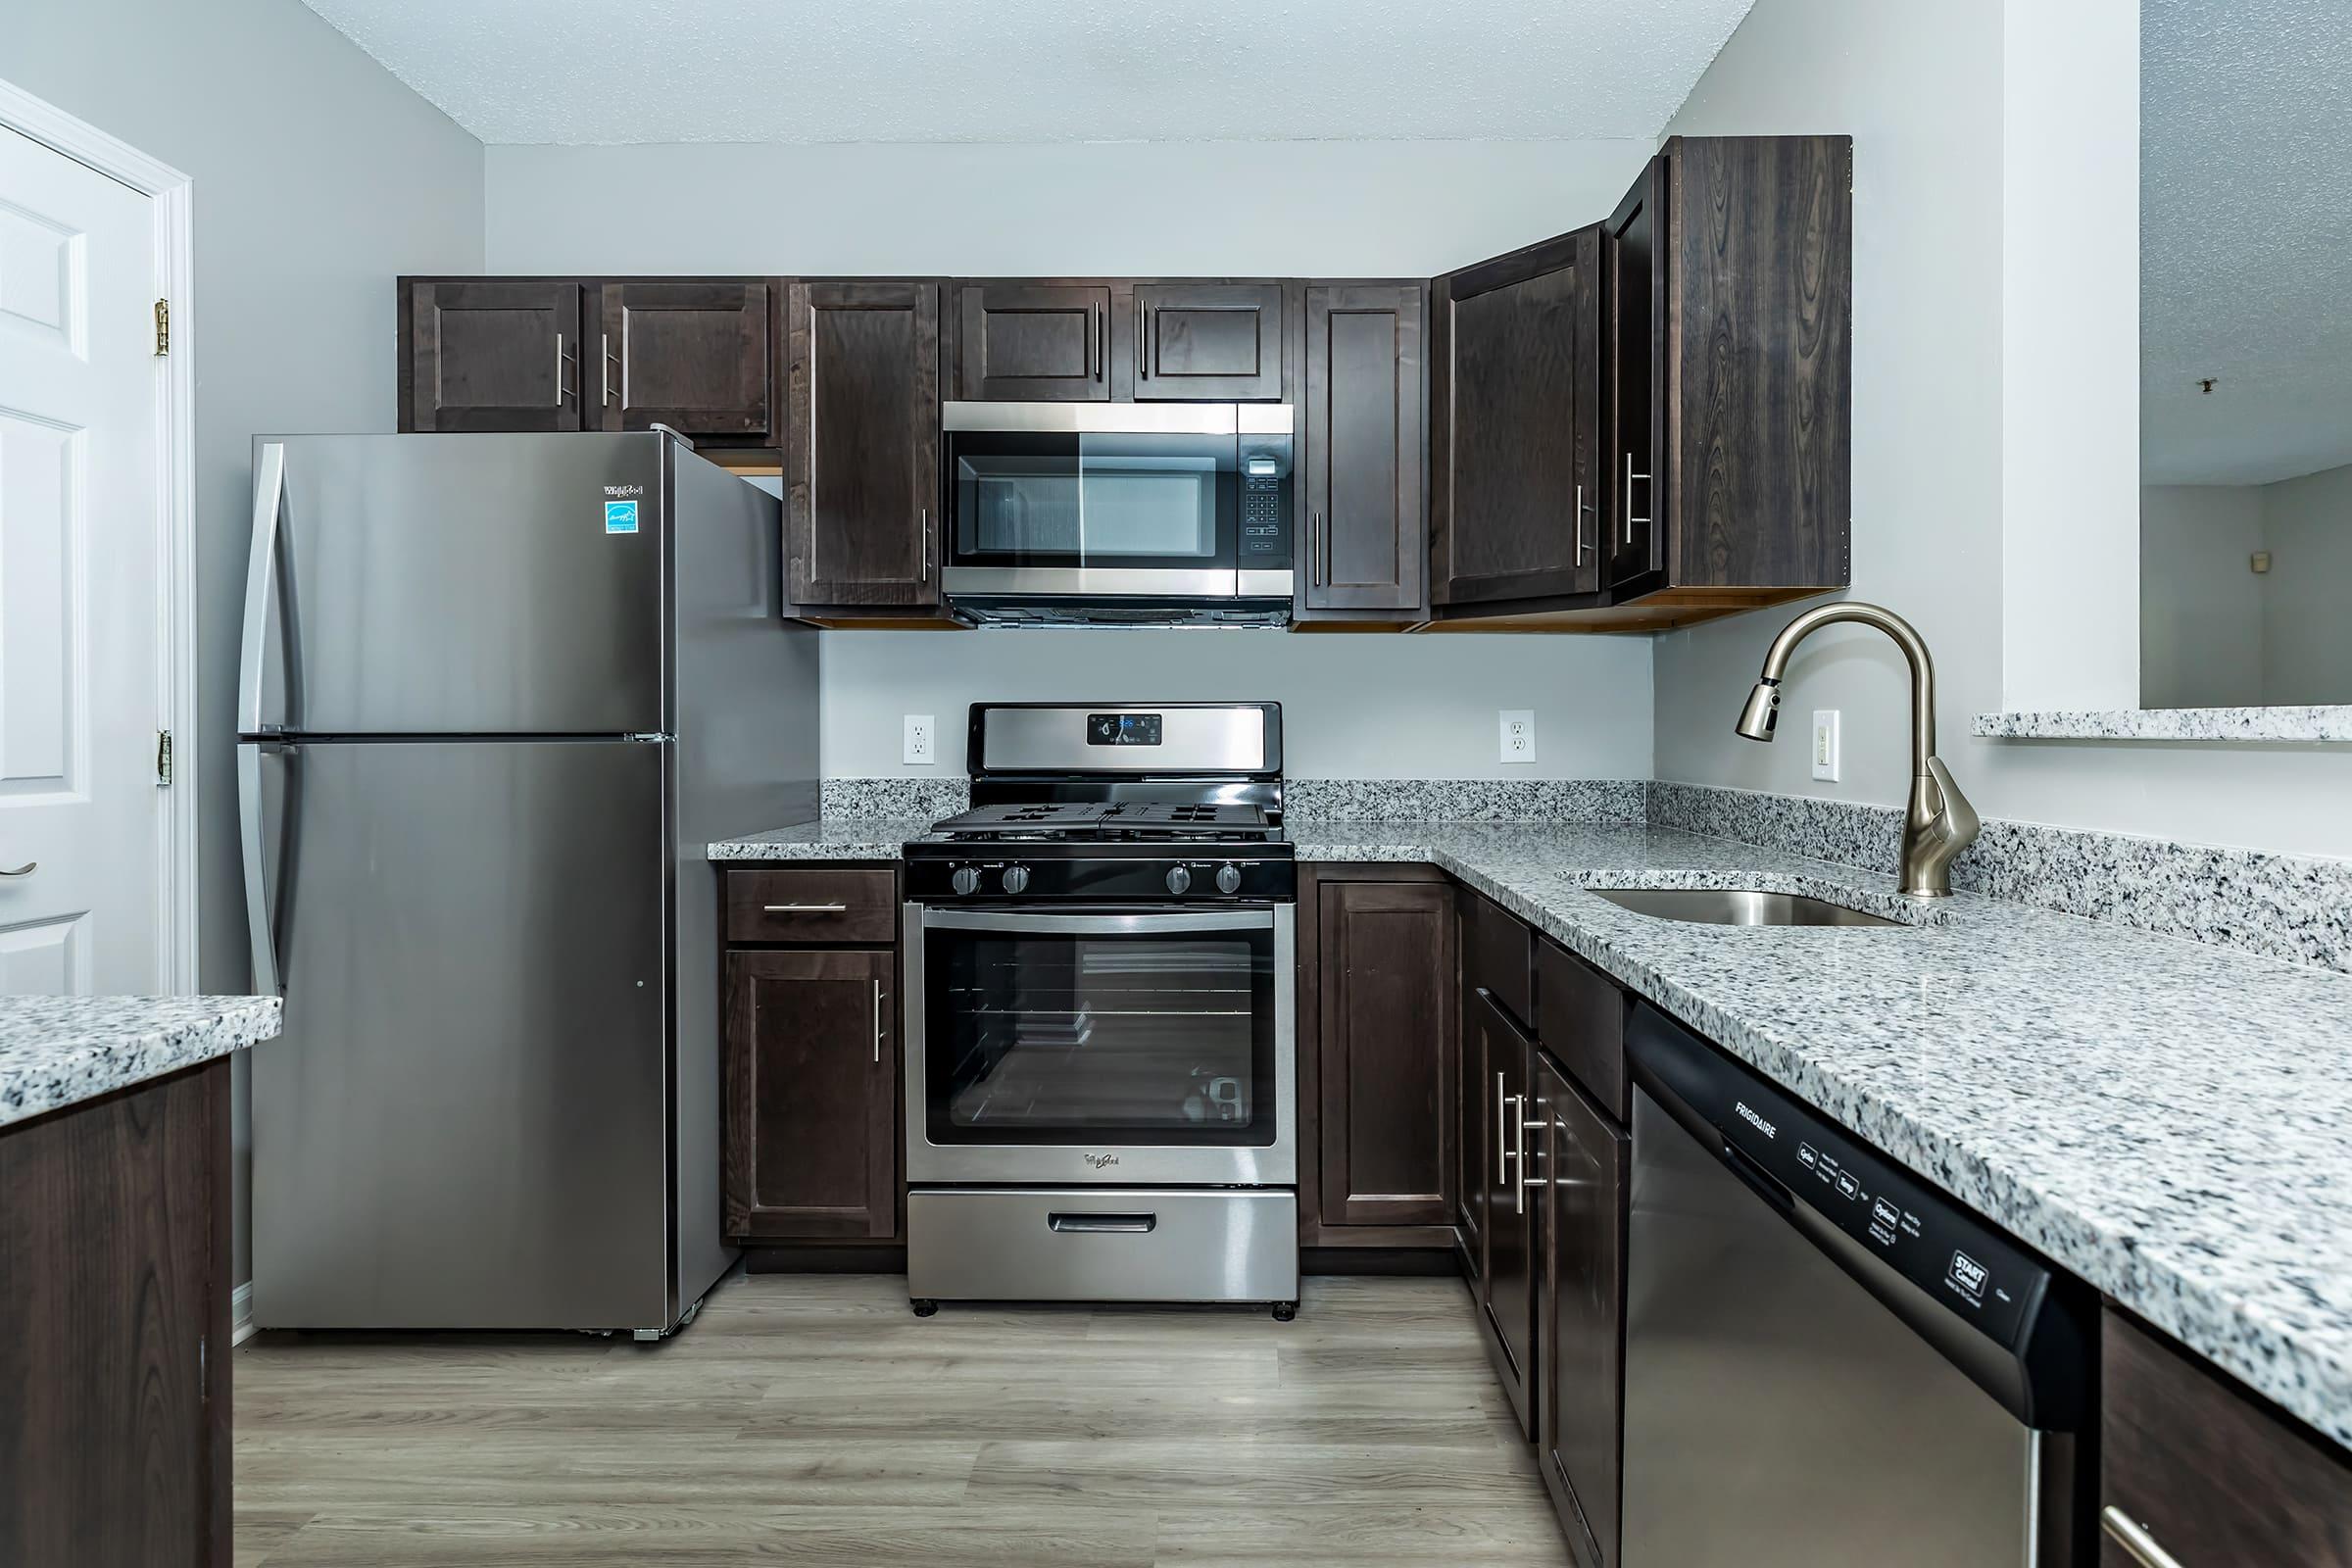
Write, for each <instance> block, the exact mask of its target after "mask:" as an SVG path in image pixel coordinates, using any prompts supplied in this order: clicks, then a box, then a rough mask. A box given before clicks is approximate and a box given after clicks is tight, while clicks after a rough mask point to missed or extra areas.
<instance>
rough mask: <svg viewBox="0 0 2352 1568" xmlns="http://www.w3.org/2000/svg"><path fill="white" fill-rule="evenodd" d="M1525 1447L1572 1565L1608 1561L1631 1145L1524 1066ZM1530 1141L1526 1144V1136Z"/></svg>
mask: <svg viewBox="0 0 2352 1568" xmlns="http://www.w3.org/2000/svg"><path fill="white" fill-rule="evenodd" d="M1535 1104H1536V1108H1535V1115H1536V1118H1537V1119H1538V1120H1539V1121H1540V1122H1542V1123H1543V1131H1542V1139H1543V1148H1544V1158H1543V1163H1542V1165H1541V1166H1540V1168H1538V1169H1537V1170H1536V1171H1534V1172H1533V1173H1532V1174H1533V1175H1534V1177H1535V1178H1536V1180H1537V1186H1536V1189H1535V1191H1536V1194H1537V1196H1538V1215H1537V1221H1536V1227H1537V1233H1538V1249H1539V1252H1540V1262H1539V1266H1538V1269H1537V1274H1536V1362H1537V1374H1536V1386H1537V1394H1536V1400H1535V1404H1536V1451H1537V1456H1538V1461H1539V1465H1540V1468H1541V1469H1542V1470H1543V1472H1544V1490H1545V1491H1547V1492H1549V1493H1550V1494H1551V1502H1552V1506H1553V1508H1555V1509H1556V1510H1558V1512H1559V1516H1560V1523H1561V1525H1562V1526H1563V1527H1564V1528H1565V1529H1566V1530H1567V1532H1568V1537H1569V1544H1570V1545H1571V1546H1572V1547H1573V1548H1574V1550H1575V1552H1576V1555H1577V1561H1578V1562H1579V1563H1580V1564H1581V1565H1582V1568H1613V1565H1614V1564H1615V1563H1616V1561H1617V1544H1618V1518H1619V1514H1618V1505H1619V1500H1620V1495H1621V1490H1622V1486H1621V1480H1622V1474H1623V1470H1622V1466H1623V1454H1624V1441H1623V1439H1624V1416H1625V1229H1626V1209H1625V1205H1626V1198H1627V1186H1626V1183H1627V1180H1628V1178H1629V1176H1630V1174H1631V1169H1632V1156H1633V1141H1632V1140H1631V1139H1630V1138H1628V1137H1627V1136H1626V1134H1625V1132H1624V1131H1623V1130H1622V1129H1620V1128H1619V1127H1618V1126H1617V1125H1616V1124H1615V1123H1614V1122H1613V1121H1611V1120H1610V1119H1609V1118H1608V1117H1606V1116H1605V1115H1603V1114H1602V1113H1601V1111H1600V1109H1599V1107H1597V1106H1596V1105H1594V1104H1593V1102H1592V1101H1590V1100H1589V1099H1587V1098H1586V1097H1585V1095H1584V1094H1583V1093H1582V1092H1581V1091H1580V1090H1578V1088H1577V1087H1576V1086H1575V1084H1573V1083H1571V1082H1570V1081H1569V1078H1568V1076H1567V1074H1566V1073H1564V1072H1563V1071H1561V1069H1560V1068H1559V1066H1558V1065H1557V1064H1555V1063H1554V1062H1553V1061H1552V1060H1551V1059H1550V1058H1549V1057H1548V1056H1545V1055H1544V1054H1541V1053H1539V1054H1538V1055H1537V1058H1536V1087H1535ZM1530 1136H1531V1137H1533V1136H1535V1135H1534V1134H1532V1133H1531V1134H1530Z"/></svg>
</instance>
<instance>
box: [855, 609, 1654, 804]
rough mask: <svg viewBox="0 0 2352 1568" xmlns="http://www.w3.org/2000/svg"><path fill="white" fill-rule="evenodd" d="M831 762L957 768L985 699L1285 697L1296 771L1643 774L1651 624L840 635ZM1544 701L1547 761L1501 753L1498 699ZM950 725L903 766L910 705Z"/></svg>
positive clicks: (1287, 758)
mask: <svg viewBox="0 0 2352 1568" xmlns="http://www.w3.org/2000/svg"><path fill="white" fill-rule="evenodd" d="M823 658H824V670H823V693H824V698H823V708H824V759H825V772H826V774H827V775H828V776H830V777H835V778H844V777H848V778H856V777H863V776H870V775H874V774H882V773H902V772H903V773H908V774H936V775H943V776H952V775H954V774H956V773H958V772H960V771H961V770H962V767H963V762H964V756H963V751H964V716H965V713H966V711H967V708H968V705H970V704H972V703H975V702H983V701H990V700H996V701H1004V700H1007V699H1010V700H1018V701H1036V702H1053V701H1069V702H1111V701H1133V700H1137V699H1162V700H1166V701H1170V702H1186V701H1208V700H1212V699H1217V698H1231V699H1238V700H1245V701H1250V702H1264V701H1269V700H1270V701H1273V702H1278V703H1281V704H1282V705H1283V749H1284V756H1283V766H1284V770H1285V771H1287V772H1289V773H1290V774H1291V775H1293V776H1294V777H1298V778H1486V777H1492V778H1647V777H1648V776H1649V759H1650V744H1649V736H1650V699H1649V643H1648V641H1647V640H1646V639H1644V638H1640V637H1538V636H1518V635H1498V636H1470V635H1455V634H1450V633H1449V634H1447V635H1445V636H1420V637H1403V636H1396V635H1387V636H1381V635H1373V634H1360V635H1348V634H1342V633H1323V632H1314V633H1307V632H1294V633H1289V634H1285V633H1282V632H1273V631H1240V630H1226V631H1095V630H1085V629H1077V630H1072V629H1066V628H1064V629H1050V630H1046V629H1041V630H1026V631H974V632H963V633H952V632H949V633H943V632H921V631H869V632H829V633H827V634H826V640H825V643H824V653H823ZM1503 708H1529V709H1533V710H1535V712H1536V761H1535V762H1534V764H1533V765H1529V764H1525V763H1518V764H1510V765H1506V764H1504V763H1502V762H1500V761H1498V760H1496V754H1497V748H1498V740H1499V736H1498V724H1497V722H1496V719H1495V711H1496V710H1497V709H1503ZM907 713H929V714H931V715H932V716H933V717H934V718H935V719H936V720H937V721H938V724H939V760H938V762H937V763H936V764H935V765H933V766H931V767H905V766H903V765H902V764H901V762H900V757H901V755H902V747H901V732H902V725H901V718H902V715H904V714H907Z"/></svg>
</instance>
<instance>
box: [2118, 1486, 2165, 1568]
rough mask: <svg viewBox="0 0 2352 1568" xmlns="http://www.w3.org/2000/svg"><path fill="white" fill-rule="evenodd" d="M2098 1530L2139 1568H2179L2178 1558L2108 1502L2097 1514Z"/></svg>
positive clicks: (2122, 1511) (2135, 1521)
mask: <svg viewBox="0 0 2352 1568" xmlns="http://www.w3.org/2000/svg"><path fill="white" fill-rule="evenodd" d="M2099 1529H2100V1530H2101V1531H2103V1532H2104V1533H2105V1534H2106V1536H2107V1539H2108V1540H2110V1541H2112V1542H2114V1543H2115V1544H2117V1545H2119V1546H2121V1547H2123V1548H2124V1552H2125V1554H2126V1555H2127V1556H2129V1557H2130V1558H2131V1560H2132V1561H2133V1562H2135V1563H2138V1564H2139V1568H2180V1558H2178V1557H2176V1556H2174V1555H2173V1554H2172V1553H2171V1552H2169V1551H2167V1550H2165V1549H2164V1548H2163V1547H2162V1546H2159V1545H2158V1544H2156V1538H2155V1537H2154V1536H2151V1535H2149V1534H2148V1532H2147V1530H2146V1528H2145V1527H2143V1526H2142V1525H2141V1524H2140V1523H2139V1522H2138V1521H2137V1520H2135V1519H2133V1518H2132V1517H2131V1515H2130V1514H2128V1513H2126V1512H2124V1510H2123V1509H2121V1508H2118V1507H2117V1506H2116V1505H2115V1504H2114V1503H2112V1502H2111V1503H2109V1504H2108V1505H2107V1506H2106V1507H2104V1508H2101V1509H2100V1510H2099Z"/></svg>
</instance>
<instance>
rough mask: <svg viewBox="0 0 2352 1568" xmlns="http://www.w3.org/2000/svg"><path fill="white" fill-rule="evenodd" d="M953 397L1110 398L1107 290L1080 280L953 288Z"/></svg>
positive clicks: (1079, 400)
mask: <svg viewBox="0 0 2352 1568" xmlns="http://www.w3.org/2000/svg"><path fill="white" fill-rule="evenodd" d="M1109 326H1110V289H1109V286H1108V285H1106V284H1084V283H959V284H957V285H956V345H955V347H956V374H955V377H954V385H955V388H956V397H958V398H967V399H989V400H1004V401H1006V402H1024V403H1037V402H1077V403H1086V402H1101V401H1103V400H1104V399H1106V398H1108V397H1109V396H1110V373H1109V357H1110V356H1109V348H1108V343H1107V338H1108V334H1109Z"/></svg>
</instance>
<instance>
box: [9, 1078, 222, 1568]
mask: <svg viewBox="0 0 2352 1568" xmlns="http://www.w3.org/2000/svg"><path fill="white" fill-rule="evenodd" d="M228 1161H229V1148H228V1063H227V1062H226V1060H220V1061H214V1062H209V1063H207V1064H205V1065H204V1066H201V1067H196V1068H192V1069H189V1070H188V1071H185V1072H181V1073H178V1074H176V1075H174V1076H172V1077H170V1078H164V1079H159V1080H157V1081H156V1082H154V1083H150V1084H144V1085H141V1086H139V1087H137V1088H134V1089H128V1090H124V1091H123V1092H121V1093H119V1094H114V1095H110V1096H107V1097H106V1098H104V1099H102V1100H95V1101H91V1102H89V1103H86V1104H81V1105H75V1106H73V1107H71V1108H68V1109H65V1110H60V1111H55V1112H52V1113H51V1114H49V1115H46V1116H42V1117H39V1118H37V1119H35V1120H33V1121H29V1122H25V1123H23V1124H21V1125H18V1126H14V1127H6V1128H0V1195H5V1200H4V1201H0V1391H5V1393H4V1394H0V1563H11V1564H15V1563H23V1564H25V1565H27V1568H30V1565H33V1564H44V1565H45V1564H59V1565H65V1564H75V1565H79V1564H88V1565H91V1568H98V1565H101V1564H104V1565H109V1568H112V1565H117V1564H120V1565H122V1568H177V1565H188V1568H195V1565H200V1564H201V1565H206V1568H226V1565H227V1563H228V1562H229V1558H230V1546H231V1541H230V1528H229V1474H230V1451H229V1380H228V1361H227V1356H228V1345H229V1305H228V1303H229V1293H230V1290H231V1284H230V1281H229V1252H228V1247H229V1241H228V1235H229V1201H228Z"/></svg>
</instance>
